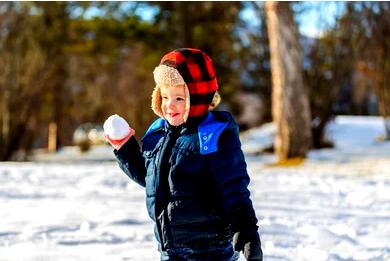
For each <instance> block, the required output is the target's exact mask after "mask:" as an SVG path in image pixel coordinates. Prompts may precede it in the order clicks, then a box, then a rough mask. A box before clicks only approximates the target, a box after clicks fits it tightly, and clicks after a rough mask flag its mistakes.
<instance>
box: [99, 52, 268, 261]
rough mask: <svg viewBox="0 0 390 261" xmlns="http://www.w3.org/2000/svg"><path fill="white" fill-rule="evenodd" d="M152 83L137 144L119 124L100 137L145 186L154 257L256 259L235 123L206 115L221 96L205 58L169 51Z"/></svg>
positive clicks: (259, 255) (259, 254) (219, 114)
mask: <svg viewBox="0 0 390 261" xmlns="http://www.w3.org/2000/svg"><path fill="white" fill-rule="evenodd" d="M154 80H155V82H156V87H155V89H154V91H153V94H152V109H153V111H154V112H155V114H157V115H158V116H159V117H160V118H159V119H158V120H156V121H155V122H154V123H153V124H152V125H151V126H150V127H149V129H148V130H147V131H146V133H145V135H144V136H143V138H142V149H140V147H139V145H138V142H137V141H136V139H135V138H134V136H133V134H134V130H132V129H131V128H129V127H128V125H126V124H124V125H120V124H119V125H115V124H114V125H112V126H111V130H113V131H114V132H110V131H106V133H105V137H106V139H107V140H108V141H109V142H110V143H111V144H112V145H113V147H114V148H115V150H114V153H115V155H116V157H117V159H118V163H119V166H120V168H121V169H122V170H123V171H124V172H125V173H126V174H127V175H128V176H129V177H130V178H131V179H132V180H134V181H135V182H137V183H138V184H140V185H141V186H143V187H145V188H146V203H147V209H148V212H149V215H150V217H151V218H152V219H153V221H154V222H155V224H156V226H155V235H156V238H157V240H158V242H159V251H160V252H161V260H201V261H206V260H210V261H211V260H212V261H233V260H237V259H238V257H239V255H238V253H237V252H235V251H243V254H244V256H245V258H246V259H247V260H262V256H263V253H262V250H261V243H260V238H259V234H258V232H257V230H258V226H257V218H256V215H255V211H254V209H253V206H252V202H251V199H250V192H249V190H248V188H247V187H248V184H249V176H248V174H247V170H246V162H245V158H244V155H243V153H242V150H241V143H240V140H239V133H238V126H237V124H236V123H235V121H234V120H233V118H232V116H231V115H230V114H229V113H228V112H209V109H210V108H213V107H216V106H217V105H218V103H219V100H220V99H219V95H218V93H217V90H218V84H217V79H216V76H215V71H214V68H213V65H212V61H211V59H210V57H208V56H207V55H206V54H205V53H204V52H202V51H200V50H197V49H190V48H182V49H177V50H174V51H172V52H169V53H168V54H166V55H165V56H164V57H163V58H162V59H161V62H160V65H159V66H158V67H156V69H155V70H154ZM106 123H107V122H106ZM120 126H125V127H120ZM118 128H122V129H118ZM108 129H109V128H107V130H108ZM115 131H116V132H115ZM121 132H122V133H124V134H125V135H122V136H123V137H116V136H115V135H114V134H113V133H121ZM110 134H111V136H110ZM112 136H114V137H112ZM114 138H115V139H114ZM234 250H235V251H234Z"/></svg>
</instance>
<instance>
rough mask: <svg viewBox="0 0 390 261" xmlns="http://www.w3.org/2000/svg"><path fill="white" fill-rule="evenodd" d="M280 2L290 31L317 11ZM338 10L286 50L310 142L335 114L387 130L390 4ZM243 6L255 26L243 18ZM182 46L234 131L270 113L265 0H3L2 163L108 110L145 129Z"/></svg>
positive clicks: (61, 140)
mask: <svg viewBox="0 0 390 261" xmlns="http://www.w3.org/2000/svg"><path fill="white" fill-rule="evenodd" d="M329 4H331V3H330V2H324V3H321V5H319V8H320V10H319V12H322V11H321V10H326V9H327V8H328V7H327V5H329ZM287 5H288V7H289V11H290V12H291V14H292V16H293V17H294V18H295V20H294V22H293V23H290V24H287V25H285V26H286V28H284V29H285V30H287V31H289V30H291V28H294V27H295V26H296V24H297V23H299V21H298V20H297V19H296V17H297V16H302V15H305V12H308V11H309V9H310V8H313V7H308V6H307V3H306V2H293V3H287ZM337 6H338V8H340V10H342V12H341V14H340V15H339V16H338V17H337V18H336V22H335V24H334V25H332V26H330V27H328V28H327V30H326V31H325V32H324V33H322V34H321V35H319V36H316V37H307V36H304V35H302V34H299V35H298V37H299V44H300V46H299V47H292V48H298V49H299V50H300V52H301V54H302V60H301V69H302V79H303V86H304V91H305V92H306V93H307V96H308V100H309V105H310V120H311V124H310V128H311V134H312V135H311V138H310V139H311V140H310V141H308V143H309V144H310V146H311V147H312V148H321V147H324V146H331V144H329V142H327V141H326V140H324V138H323V136H324V135H323V133H324V128H325V126H326V124H327V123H328V122H329V121H330V120H331V119H332V118H333V117H334V116H335V115H340V114H349V115H380V116H382V117H383V118H384V124H385V123H387V124H386V127H387V128H386V131H387V132H386V137H384V138H385V139H389V137H390V123H389V122H390V119H389V117H390V108H389V107H390V86H389V77H390V2H338V4H337ZM247 9H251V10H252V11H253V12H254V13H255V14H256V17H257V18H258V19H259V21H260V23H251V21H248V20H247V19H243V16H242V12H243V10H247ZM290 27H291V28H290ZM298 33H299V32H298ZM179 47H193V48H199V49H202V50H204V51H205V52H206V53H207V54H208V55H210V56H211V57H212V59H213V61H214V65H215V67H216V72H217V77H218V82H219V85H220V93H221V95H222V99H223V104H222V105H221V106H220V108H219V109H223V110H229V111H231V112H232V113H233V114H234V115H235V117H236V118H237V120H238V122H239V124H240V128H241V130H245V129H248V128H251V127H254V126H259V125H261V124H263V123H265V122H269V121H272V120H273V117H272V99H271V94H272V82H271V61H270V45H269V38H268V31H267V18H266V9H265V8H264V3H263V2H185V3H184V2H1V3H0V160H10V159H19V160H20V159H26V158H27V157H28V155H29V152H30V151H31V150H32V149H35V148H45V147H47V145H48V132H49V125H50V124H55V126H56V127H57V132H56V134H57V135H56V139H57V142H56V144H57V148H58V149H59V148H61V147H63V146H67V145H71V144H72V135H73V132H74V130H75V129H76V128H77V127H78V126H79V125H80V124H82V123H86V122H93V123H100V124H101V123H102V122H104V120H105V119H106V118H107V117H108V116H109V115H111V114H114V113H116V114H119V115H121V116H123V117H125V118H126V119H128V120H129V122H130V124H131V126H132V127H134V128H135V129H136V130H137V135H139V136H141V135H142V133H143V132H144V131H145V130H146V128H147V126H148V125H149V124H150V122H151V121H152V120H153V119H154V118H155V117H156V116H155V115H154V114H153V113H152V111H151V110H150V109H149V108H150V95H151V92H152V89H153V88H154V83H153V77H152V72H153V69H154V67H155V66H156V65H157V64H158V63H159V60H160V58H161V56H162V55H163V54H165V53H166V52H168V51H170V50H172V49H175V48H179ZM298 95H299V94H298Z"/></svg>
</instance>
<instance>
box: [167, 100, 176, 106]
mask: <svg viewBox="0 0 390 261" xmlns="http://www.w3.org/2000/svg"><path fill="white" fill-rule="evenodd" d="M174 107H175V101H173V100H170V101H169V102H168V108H174Z"/></svg>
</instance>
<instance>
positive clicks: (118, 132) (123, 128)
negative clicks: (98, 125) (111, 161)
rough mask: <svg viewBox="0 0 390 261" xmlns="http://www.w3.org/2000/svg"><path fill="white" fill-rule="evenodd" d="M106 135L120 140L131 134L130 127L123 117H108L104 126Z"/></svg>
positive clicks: (115, 115)
mask: <svg viewBox="0 0 390 261" xmlns="http://www.w3.org/2000/svg"><path fill="white" fill-rule="evenodd" d="M103 129H104V133H106V134H107V135H108V136H109V137H110V138H111V139H114V140H120V139H123V138H124V137H126V136H127V135H128V134H129V131H130V126H129V124H128V123H127V121H126V120H125V119H123V118H122V117H121V116H119V115H117V114H114V115H111V116H110V117H108V119H107V120H106V121H105V122H104V124H103Z"/></svg>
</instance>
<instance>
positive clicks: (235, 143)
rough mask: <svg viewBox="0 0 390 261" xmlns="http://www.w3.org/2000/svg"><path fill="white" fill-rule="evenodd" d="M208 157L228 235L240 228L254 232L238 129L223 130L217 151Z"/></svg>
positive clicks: (254, 222)
mask: <svg viewBox="0 0 390 261" xmlns="http://www.w3.org/2000/svg"><path fill="white" fill-rule="evenodd" d="M209 156H210V157H209V160H210V161H209V166H210V171H211V176H212V178H213V183H214V186H215V193H216V196H217V200H218V202H220V204H221V205H222V210H223V215H224V216H225V218H226V219H227V220H228V221H229V222H230V224H231V225H232V232H233V233H234V232H237V231H240V230H242V229H243V228H242V226H245V227H246V228H252V229H256V230H257V228H258V227H257V218H256V214H255V211H254V209H253V205H252V201H251V199H250V192H249V190H248V185H249V181H250V178H249V175H248V172H247V165H246V162H245V157H244V154H243V152H242V150H241V142H240V139H239V134H238V127H236V128H228V129H225V130H224V131H223V133H222V134H221V136H220V137H219V141H218V151H217V152H215V153H212V154H209Z"/></svg>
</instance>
